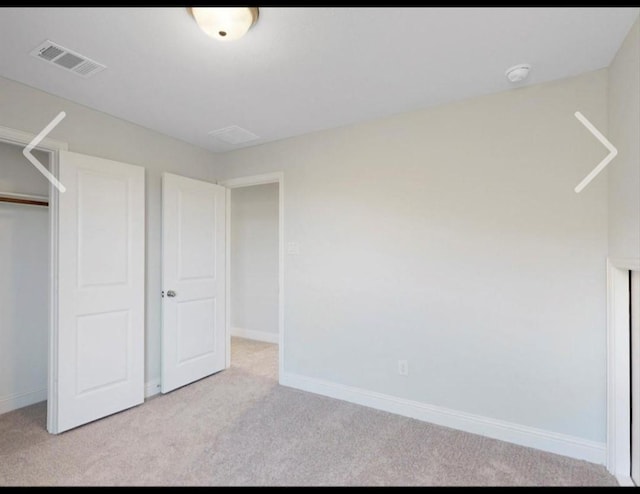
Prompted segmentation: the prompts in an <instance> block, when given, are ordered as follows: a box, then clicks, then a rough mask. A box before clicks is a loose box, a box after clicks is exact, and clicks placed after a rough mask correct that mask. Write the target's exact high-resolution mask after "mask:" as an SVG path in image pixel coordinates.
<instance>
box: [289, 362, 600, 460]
mask: <svg viewBox="0 0 640 494" xmlns="http://www.w3.org/2000/svg"><path fill="white" fill-rule="evenodd" d="M280 384H281V385H283V386H289V387H292V388H296V389H301V390H304V391H308V392H311V393H316V394H320V395H324V396H329V397H331V398H337V399H339V400H345V401H349V402H351V403H357V404H358V405H364V406H367V407H371V408H375V409H377V410H384V411H386V412H391V413H396V414H399V415H403V416H405V417H411V418H414V419H418V420H423V421H425V422H431V423H434V424H437V425H442V426H445V427H451V428H453V429H458V430H462V431H465V432H470V433H473V434H480V435H482V436H487V437H491V438H494V439H499V440H501V441H507V442H510V443H514V444H519V445H521V446H527V447H530V448H536V449H540V450H543V451H548V452H550V453H556V454H559V455H564V456H570V457H572V458H578V459H580V460H586V461H590V462H593V463H599V464H604V463H605V459H606V454H605V453H606V447H605V444H604V443H599V442H595V441H589V440H587V439H582V438H579V437H574V436H569V435H566V434H560V433H558V432H552V431H547V430H543V429H536V428H533V427H528V426H524V425H520V424H514V423H511V422H505V421H502V420H496V419H492V418H488V417H482V416H479V415H472V414H470V413H466V412H460V411H457V410H451V409H448V408H444V407H440V406H435V405H428V404H426V403H420V402H417V401H412V400H407V399H404V398H397V397H395V396H390V395H385V394H382V393H377V392H374V391H367V390H365V389H360V388H355V387H352V386H345V385H343V384H336V383H332V382H329V381H324V380H321V379H315V378H310V377H305V376H300V375H297V374H291V373H288V374H285V375H281V376H280Z"/></svg>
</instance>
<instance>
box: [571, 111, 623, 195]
mask: <svg viewBox="0 0 640 494" xmlns="http://www.w3.org/2000/svg"><path fill="white" fill-rule="evenodd" d="M574 115H575V116H576V118H577V119H578V120H580V122H582V125H584V126H585V127H586V128H587V129H589V132H591V133H592V134H593V135H594V136H596V139H598V140H599V141H600V142H601V143H602V144H603V145H604V147H606V148H607V149H608V150H609V154H608V155H606V156H605V158H604V159H603V160H602V161H601V162H600V163H599V164H598V166H596V167H595V168H594V169H593V170H591V173H589V175H587V176H586V177H584V178H583V179H582V182H580V183H579V184H578V185H576V188H575V189H574V190H575V191H576V194H578V193H580V191H581V190H582V189H584V188H585V187H586V186H587V185H589V182H591V181H592V180H593V179H594V178H596V176H597V175H598V173H600V172H601V171H602V170H604V167H605V166H607V165H608V164H609V163H610V162H611V160H612V159H613V158H615V157H616V156H617V154H618V150H617V149H616V148H615V147H614V145H613V144H611V143H610V142H609V141H608V140H607V138H606V137H605V136H603V135H602V133H601V132H600V131H599V130H598V129H596V128H595V126H594V125H593V124H592V123H591V122H589V120H587V117H585V116H584V115H583V114H582V113H580V112H579V111H577V112H575V113H574Z"/></svg>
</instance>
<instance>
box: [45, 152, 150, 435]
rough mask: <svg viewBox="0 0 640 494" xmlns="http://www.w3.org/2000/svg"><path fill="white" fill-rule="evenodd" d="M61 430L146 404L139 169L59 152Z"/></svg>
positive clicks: (142, 213)
mask: <svg viewBox="0 0 640 494" xmlns="http://www.w3.org/2000/svg"><path fill="white" fill-rule="evenodd" d="M59 167H60V171H59V180H60V182H61V183H63V184H64V185H65V187H66V189H67V190H66V192H64V193H60V194H59V199H58V204H59V213H58V214H59V216H58V217H59V235H58V238H59V240H58V259H59V261H58V262H59V275H58V338H57V347H58V358H57V376H58V400H57V414H56V416H57V424H56V425H57V427H54V428H55V429H56V430H55V431H54V432H62V431H65V430H67V429H71V428H73V427H77V426H79V425H82V424H85V423H87V422H91V421H93V420H96V419H99V418H101V417H104V416H106V415H110V414H112V413H115V412H118V411H121V410H124V409H126V408H129V407H132V406H135V405H138V404H140V403H142V402H143V401H144V265H145V257H144V256H145V252H144V248H145V244H144V241H145V240H144V228H145V209H144V208H145V205H144V193H145V189H144V168H142V167H139V166H134V165H129V164H126V163H119V162H116V161H111V160H105V159H101V158H96V157H93V156H85V155H82V154H78V153H71V152H68V151H62V152H60V164H59Z"/></svg>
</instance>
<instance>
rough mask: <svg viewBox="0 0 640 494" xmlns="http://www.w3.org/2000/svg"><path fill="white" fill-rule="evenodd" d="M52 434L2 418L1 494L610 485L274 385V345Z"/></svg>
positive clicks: (37, 409) (568, 465)
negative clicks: (20, 490)
mask: <svg viewBox="0 0 640 494" xmlns="http://www.w3.org/2000/svg"><path fill="white" fill-rule="evenodd" d="M232 363H233V365H232V367H231V369H229V370H227V371H224V372H221V373H219V374H217V375H215V376H211V377H209V378H206V379H203V380H201V381H198V382H196V383H193V384H191V385H189V386H185V387H184V388H181V389H178V390H176V391H174V392H172V393H169V394H167V395H160V396H156V397H154V398H152V399H150V400H147V401H146V402H145V403H144V404H143V405H140V406H138V407H135V408H132V409H130V410H127V411H124V412H121V413H118V414H116V415H112V416H110V417H107V418H104V419H102V420H98V421H96V422H94V423H91V424H88V425H85V426H83V427H79V428H77V429H74V430H71V431H68V432H65V433H63V434H60V435H58V436H53V435H50V434H48V433H47V432H46V429H45V418H46V406H45V403H39V404H36V405H32V406H30V407H26V408H23V409H21V410H16V411H14V412H10V413H7V414H5V415H2V416H0V485H51V486H53V485H254V486H255V485H349V486H353V485H398V486H399V485H422V486H432V485H457V486H461V485H462V486H464V485H469V486H491V485H495V486H502V485H517V486H519V485H532V486H533V485H537V486H540V485H545V486H546V485H576V486H578V485H581V486H585V485H586V486H615V485H617V483H616V481H615V479H614V478H613V477H612V476H611V475H609V474H608V473H607V472H606V470H605V469H604V467H602V466H599V465H594V464H591V463H587V462H584V461H578V460H573V459H570V458H565V457H563V456H558V455H554V454H550V453H544V452H541V451H537V450H534V449H530V448H524V447H521V446H515V445H513V444H509V443H505V442H502V441H497V440H494V439H488V438H485V437H482V436H477V435H474V434H467V433H464V432H459V431H455V430H452V429H448V428H445V427H439V426H435V425H431V424H428V423H425V422H420V421H418V420H413V419H409V418H405V417H401V416H397V415H393V414H390V413H386V412H380V411H377V410H373V409H369V408H365V407H361V406H358V405H353V404H350V403H346V402H342V401H338V400H334V399H331V398H325V397H322V396H317V395H313V394H309V393H305V392H303V391H298V390H294V389H290V388H285V387H281V386H279V385H278V384H277V377H276V376H277V346H276V345H272V344H269V343H261V342H255V341H250V340H243V339H239V338H234V339H233V343H232Z"/></svg>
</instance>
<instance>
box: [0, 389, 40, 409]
mask: <svg viewBox="0 0 640 494" xmlns="http://www.w3.org/2000/svg"><path fill="white" fill-rule="evenodd" d="M46 399H47V390H46V389H39V390H38V391H31V392H29V393H16V394H13V395H9V396H4V397H0V414H3V413H7V412H11V411H12V410H17V409H18V408H22V407H26V406H29V405H33V404H34V403H40V402H41V401H46Z"/></svg>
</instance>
